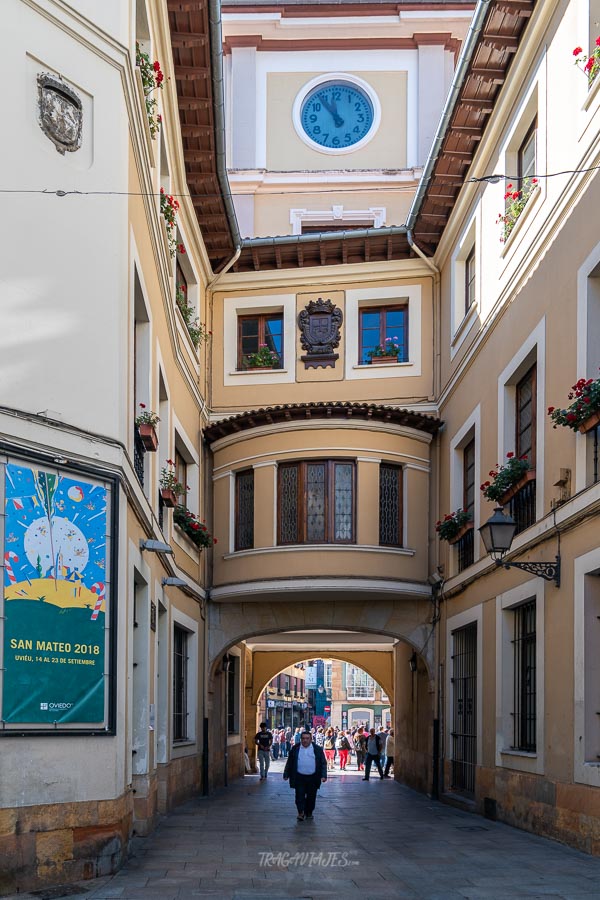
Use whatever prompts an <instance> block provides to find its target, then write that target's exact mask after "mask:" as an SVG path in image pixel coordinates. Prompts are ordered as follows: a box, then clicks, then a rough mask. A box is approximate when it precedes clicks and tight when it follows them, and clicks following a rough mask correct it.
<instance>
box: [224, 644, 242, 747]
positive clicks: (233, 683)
mask: <svg viewBox="0 0 600 900" xmlns="http://www.w3.org/2000/svg"><path fill="white" fill-rule="evenodd" d="M228 659H229V665H228V667H227V734H237V733H238V730H239V725H238V722H239V718H238V697H239V693H238V681H239V674H240V668H239V666H240V659H239V656H229V658H228Z"/></svg>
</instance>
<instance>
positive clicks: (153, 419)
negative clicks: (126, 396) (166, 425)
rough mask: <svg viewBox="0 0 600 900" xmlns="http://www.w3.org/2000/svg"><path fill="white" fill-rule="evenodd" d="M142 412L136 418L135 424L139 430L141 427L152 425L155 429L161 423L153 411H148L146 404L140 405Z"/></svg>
mask: <svg viewBox="0 0 600 900" xmlns="http://www.w3.org/2000/svg"><path fill="white" fill-rule="evenodd" d="M139 407H140V410H141V411H140V412H139V413H138V415H137V416H136V417H135V424H136V426H137V427H138V428H139V427H140V425H152V427H153V428H155V427H156V425H158V423H159V422H160V418H159V416H157V414H156V413H155V412H153V411H152V410H151V409H146V404H145V403H140V404H139Z"/></svg>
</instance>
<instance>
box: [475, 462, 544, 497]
mask: <svg viewBox="0 0 600 900" xmlns="http://www.w3.org/2000/svg"><path fill="white" fill-rule="evenodd" d="M506 460H507V461H506V463H505V464H504V465H503V466H501V465H499V464H496V468H495V469H492V471H491V472H490V478H491V479H492V480H491V481H484V482H483V484H482V485H481V493H482V494H483V496H484V497H485V499H486V500H491V501H492V502H494V503H508V500H507V496H508V494H509V493H510V496H511V497H512V496H514V494H516V492H517V490H520V489H521V487H522V486H523V484H525V483H526V482H527V481H531V480H532V479H533V478H535V471H533V470H532V469H531V466H530V465H529V463H528V462H527V457H526V456H522V457H521V458H520V459H519V458H518V457H516V456H515V454H514V453H507V454H506ZM531 471H533V475H530V476H529V477H527V478H525V476H526V475H527V473H529V472H531ZM523 479H525V480H523ZM513 488H514V490H513ZM511 492H512V493H511Z"/></svg>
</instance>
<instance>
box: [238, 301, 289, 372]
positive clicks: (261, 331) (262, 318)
mask: <svg viewBox="0 0 600 900" xmlns="http://www.w3.org/2000/svg"><path fill="white" fill-rule="evenodd" d="M275 316H278V317H279V318H280V319H281V354H280V356H279V368H281V369H283V367H284V351H285V346H284V345H285V335H284V332H283V311H282V312H268V313H252V314H249V315H244V316H238V317H237V369H238V371H242V372H247V371H250V370H249V369H248V367H247V366H244V355H243V353H242V324H243V323H244V322H249V321H251V320H257V321H258V343H259V345H260V344H266V341H265V325H266V321H267V319H273V318H274V317H275Z"/></svg>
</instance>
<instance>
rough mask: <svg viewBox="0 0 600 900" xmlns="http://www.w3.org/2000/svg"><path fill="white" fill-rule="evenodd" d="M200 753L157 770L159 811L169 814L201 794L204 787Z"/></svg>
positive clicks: (159, 767) (182, 758)
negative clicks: (181, 804) (176, 807)
mask: <svg viewBox="0 0 600 900" xmlns="http://www.w3.org/2000/svg"><path fill="white" fill-rule="evenodd" d="M201 774H202V771H201V757H200V754H199V753H194V754H192V755H191V756H180V757H178V758H177V759H172V760H171V762H169V763H165V764H163V765H159V766H158V769H157V811H158V812H159V813H167V812H169V811H170V810H172V809H173V808H174V807H175V806H178V805H179V804H180V803H184V802H185V801H186V800H189V799H190V797H193V796H194V795H195V794H199V793H200V790H201V787H202V777H201Z"/></svg>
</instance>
